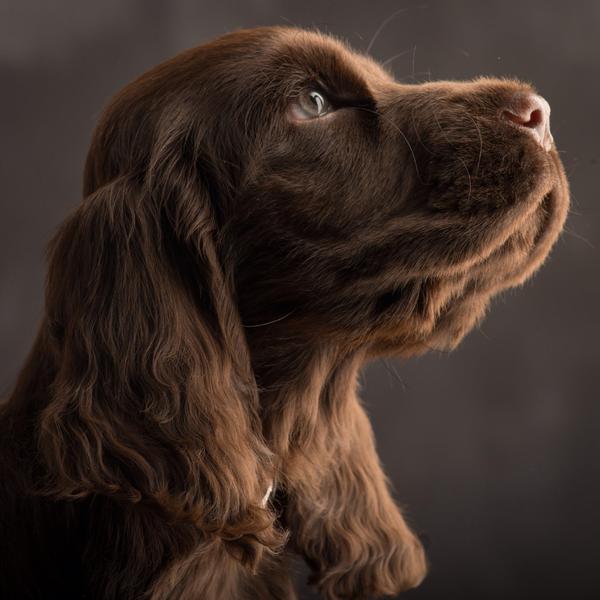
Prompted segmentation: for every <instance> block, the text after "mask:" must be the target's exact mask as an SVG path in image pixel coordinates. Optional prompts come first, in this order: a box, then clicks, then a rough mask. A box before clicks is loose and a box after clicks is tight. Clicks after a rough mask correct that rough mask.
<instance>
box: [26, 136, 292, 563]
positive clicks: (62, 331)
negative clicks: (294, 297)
mask: <svg viewBox="0 0 600 600" xmlns="http://www.w3.org/2000/svg"><path fill="white" fill-rule="evenodd" d="M185 144H186V140H181V139H178V137H177V136H176V135H171V137H170V138H169V139H168V140H166V141H164V140H163V143H159V144H158V146H157V147H159V148H160V156H158V155H157V156H156V157H155V160H154V161H150V162H151V165H150V168H149V169H148V171H147V172H146V173H145V174H144V176H140V175H139V174H138V173H133V174H124V175H120V176H117V177H115V178H113V179H111V180H109V181H107V182H106V183H104V184H102V185H101V186H100V187H98V188H97V189H96V190H95V191H93V193H91V194H89V195H88V196H87V197H86V198H85V199H84V201H83V203H82V205H81V206H80V207H79V209H78V210H76V212H75V213H74V214H73V215H72V216H71V217H70V218H69V219H68V220H67V221H66V222H65V223H64V224H63V226H62V227H61V229H60V230H59V231H58V233H57V235H56V237H55V239H54V240H53V242H52V243H51V245H50V252H49V274H48V281H47V298H46V306H47V327H48V333H49V336H50V337H51V338H52V340H53V344H52V347H53V350H54V351H53V354H54V358H53V362H54V370H55V377H54V379H53V383H52V385H51V389H50V392H49V395H50V399H49V402H48V404H47V406H46V407H45V408H44V410H43V411H42V412H41V414H40V418H39V427H38V430H39V449H40V454H41V456H42V460H43V461H44V465H45V469H46V471H47V474H48V478H47V481H45V485H44V492H45V493H47V494H50V495H52V496H54V497H59V498H80V497H85V496H88V495H91V494H100V495H105V496H110V497H116V498H119V499H120V500H121V501H126V502H134V503H135V502H143V503H145V504H149V505H151V506H155V507H156V508H158V509H159V510H162V511H164V512H166V513H167V515H168V516H169V517H170V518H174V519H185V520H192V521H193V522H194V523H196V524H197V526H198V527H199V529H201V530H202V531H203V532H206V533H207V534H214V535H217V536H219V537H221V538H222V539H224V540H230V541H232V544H230V545H231V546H233V547H235V549H236V550H239V549H240V548H241V549H242V550H241V556H240V558H241V559H243V560H249V561H253V560H254V559H256V556H257V551H260V547H261V545H267V546H269V547H272V548H275V547H276V546H277V544H278V543H280V542H281V536H280V534H279V533H278V532H277V531H276V530H275V529H274V527H273V522H274V515H273V514H272V513H271V512H270V511H269V510H268V508H265V507H264V506H263V498H264V495H265V491H266V489H267V488H268V486H269V481H270V478H271V477H272V472H271V470H270V460H271V455H270V452H269V450H268V449H267V447H266V446H265V445H264V442H263V439H262V436H261V430H260V423H259V418H258V416H257V415H258V398H257V389H256V385H255V382H254V377H253V373H252V370H251V367H250V360H249V354H248V350H247V346H246V342H245V339H244V336H243V333H242V329H241V323H240V317H239V314H238V311H237V308H236V306H235V302H234V300H233V298H232V290H231V286H230V283H229V280H228V278H227V277H226V276H225V275H224V269H223V268H222V265H221V264H220V261H219V258H218V252H217V249H216V245H215V237H216V225H215V219H214V215H213V211H212V209H211V203H210V201H209V195H208V192H207V191H206V189H205V185H204V184H203V183H202V178H201V176H200V174H199V173H198V172H197V171H198V169H197V157H196V156H191V155H189V156H186V153H185V147H186V146H185Z"/></svg>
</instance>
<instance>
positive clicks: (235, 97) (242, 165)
mask: <svg viewBox="0 0 600 600" xmlns="http://www.w3.org/2000/svg"><path fill="white" fill-rule="evenodd" d="M84 187H85V189H84V198H85V199H84V201H83V203H82V204H81V206H80V207H79V208H78V209H77V210H76V211H75V212H74V213H73V214H72V215H71V216H70V217H69V218H68V219H67V221H66V222H65V223H64V224H63V226H62V227H61V228H60V230H59V231H58V233H57V235H56V236H55V238H54V240H53V241H52V244H51V246H50V252H49V274H48V281H47V295H46V309H45V317H44V321H43V323H42V325H41V329H40V332H39V335H38V337H37V340H36V342H35V345H34V347H33V350H32V352H31V354H30V356H29V359H28V360H27V363H26V365H25V366H24V368H23V371H22V372H21V375H20V377H19V380H18V383H17V385H16V389H15V390H14V393H13V395H12V397H11V398H10V399H9V401H8V402H7V403H6V404H5V405H4V406H3V410H2V415H1V423H0V424H1V437H0V440H1V441H0V444H1V455H0V481H1V482H2V487H1V488H0V519H1V522H0V540H1V541H0V543H1V544H2V546H1V549H0V559H1V563H0V564H1V568H2V576H1V577H0V595H1V596H2V597H3V598H15V599H16V598H55V597H56V598H61V599H63V600H64V599H70V598H83V597H85V598H90V599H118V600H133V599H152V600H159V599H160V600H166V599H182V600H188V599H192V600H196V599H198V600H200V599H206V600H213V599H215V600H216V599H223V600H230V599H233V600H237V599H248V600H250V599H272V600H276V599H278V600H284V599H285V600H289V599H292V598H294V597H295V593H294V590H293V585H292V581H291V576H290V574H289V572H288V568H287V562H288V558H289V556H290V555H291V554H292V553H298V554H300V555H302V556H303V557H304V558H305V559H306V561H307V562H308V564H309V565H310V566H311V568H312V569H313V570H314V582H315V583H316V584H317V585H318V587H319V589H320V590H321V592H322V594H323V595H324V597H325V598H328V599H335V598H365V597H367V596H381V595H394V594H396V593H398V592H400V591H402V590H405V589H407V588H410V587H413V586H415V585H417V584H418V583H419V582H420V581H421V580H422V578H423V576H424V574H425V560H424V556H423V551H422V549H421V546H420V544H419V542H418V541H417V539H416V538H415V536H414V535H413V533H412V532H411V531H410V529H409V527H408V526H407V524H406V523H405V521H404V519H403V518H402V515H401V514H400V512H399V510H398V508H397V506H396V504H395V503H394V500H393V499H392V497H391V496H390V493H389V491H388V487H387V484H386V479H385V475H384V473H383V472H382V469H381V467H380V465H379V461H378V458H377V455H376V453H375V449H374V443H373V434H372V431H371V427H370V424H369V421H368V418H367V416H366V415H365V412H364V411H363V409H362V407H361V403H360V400H359V399H358V398H357V395H356V379H357V372H358V371H359V369H360V368H361V366H362V365H363V364H364V362H365V360H367V359H370V358H373V357H375V356H379V355H382V354H389V353H393V354H397V355H410V354H415V353H418V352H423V351H425V350H427V349H428V348H451V347H453V346H455V345H456V344H457V343H458V342H459V340H460V339H461V338H462V337H463V336H464V335H465V333H466V332H467V331H468V330H469V329H471V328H472V327H473V325H474V324H475V323H476V322H477V321H478V320H479V319H481V317H482V316H483V313H484V311H485V308H486V305H487V304H488V301H489V299H490V298H491V296H492V295H493V294H495V293H496V292H498V291H500V290H502V289H505V288H508V287H511V286H515V285H518V284H520V283H522V282H523V281H524V280H525V279H526V278H527V277H528V276H529V275H530V274H531V273H532V272H533V271H534V270H535V269H537V268H538V267H539V266H540V264H541V263H542V262H543V260H544V258H545V257H546V255H547V254H548V252H549V250H550V248H551V246H552V245H553V243H554V241H555V240H556V238H557V236H558V234H559V232H560V230H561V227H562V225H563V222H564V219H565V215H566V212H567V206H568V188H567V183H566V180H565V176H564V172H563V169H562V166H561V163H560V160H559V157H558V154H557V152H556V150H555V149H554V146H553V143H552V137H551V135H550V129H549V107H548V105H547V103H546V102H545V100H543V99H542V98H540V97H539V96H537V95H535V94H534V92H533V90H532V89H531V87H530V86H528V85H525V84H523V83H520V82H518V81H512V80H493V79H480V80H477V81H473V82H466V83H456V82H439V83H426V84H422V85H403V84H399V83H398V82H396V81H394V79H393V78H392V77H391V76H390V75H389V74H388V73H387V72H386V71H385V70H383V69H382V68H381V67H380V66H378V65H377V64H376V63H375V62H373V61H372V60H371V59H370V58H368V57H366V56H362V55H358V54H355V53H352V52H351V51H350V50H349V49H348V48H347V47H345V46H344V45H343V44H341V43H339V42H337V41H334V40H333V39H331V38H329V37H325V36H323V35H320V34H317V33H308V32H304V31H300V30H295V29H289V28H264V29H256V30H249V31H239V32H236V33H233V34H231V35H226V36H224V37H222V38H220V39H218V40H216V41H213V42H211V43H209V44H206V45H203V46H200V47H198V48H194V49H192V50H189V51H187V52H184V53H182V54H180V55H179V56H177V57H175V58H174V59H172V60H170V61H167V62H165V63H163V64H161V65H159V66H158V67H156V68H154V69H152V70H151V71H149V72H148V73H146V74H145V75H143V76H142V77H140V78H139V79H137V80H136V81H134V82H133V83H132V84H130V85H128V86H127V87H126V88H125V89H124V90H122V91H121V92H120V93H119V94H118V95H117V96H116V97H115V98H114V99H113V100H112V102H111V103H110V105H109V107H108V108H107V110H106V112H105V114H104V116H103V117H102V119H101V120H100V123H99V125H98V127H97V129H96V131H95V134H94V137H93V140H92V144H91V148H90V152H89V155H88V159H87V164H86V169H85V186H84ZM271 490H273V491H271Z"/></svg>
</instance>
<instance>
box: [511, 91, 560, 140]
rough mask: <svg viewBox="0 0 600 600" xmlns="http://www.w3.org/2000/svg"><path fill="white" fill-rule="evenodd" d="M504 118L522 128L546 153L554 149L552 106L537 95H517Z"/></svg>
mask: <svg viewBox="0 0 600 600" xmlns="http://www.w3.org/2000/svg"><path fill="white" fill-rule="evenodd" d="M502 118H503V119H505V120H507V121H510V122H511V123H514V124H515V125H517V126H519V127H522V128H523V129H524V130H525V131H527V132H528V133H529V134H530V135H532V136H533V137H534V138H535V140H536V141H537V143H538V144H539V145H540V146H541V147H542V148H543V149H544V150H546V151H548V150H550V148H551V147H552V142H553V139H552V134H551V133H550V105H549V104H548V102H547V101H546V99H545V98H542V96H538V95H537V94H517V95H516V96H514V97H513V99H512V101H511V102H510V103H509V105H508V106H507V107H506V108H505V109H504V110H503V111H502Z"/></svg>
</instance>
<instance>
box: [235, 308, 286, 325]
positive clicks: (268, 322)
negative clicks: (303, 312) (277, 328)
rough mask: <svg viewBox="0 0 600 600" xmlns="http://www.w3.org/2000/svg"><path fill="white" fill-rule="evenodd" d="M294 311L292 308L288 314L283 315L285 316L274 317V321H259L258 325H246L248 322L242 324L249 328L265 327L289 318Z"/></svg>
mask: <svg viewBox="0 0 600 600" xmlns="http://www.w3.org/2000/svg"><path fill="white" fill-rule="evenodd" d="M293 312H294V311H293V310H291V311H290V312H289V313H287V314H286V315H283V317H279V318H277V319H273V320H272V321H267V322H265V323H257V324H256V325H246V324H242V325H243V327H246V328H247V329H249V328H251V327H265V326H266V325H272V324H273V323H279V321H283V320H284V319H287V318H288V317H289V316H290V315H291V314H292V313H293Z"/></svg>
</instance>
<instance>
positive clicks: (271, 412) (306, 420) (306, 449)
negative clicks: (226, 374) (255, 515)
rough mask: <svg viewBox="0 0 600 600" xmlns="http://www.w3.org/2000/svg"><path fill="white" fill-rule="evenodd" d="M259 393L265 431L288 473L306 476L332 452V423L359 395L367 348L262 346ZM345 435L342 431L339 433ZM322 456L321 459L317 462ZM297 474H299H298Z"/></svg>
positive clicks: (338, 424) (340, 424)
mask: <svg viewBox="0 0 600 600" xmlns="http://www.w3.org/2000/svg"><path fill="white" fill-rule="evenodd" d="M252 356H253V359H255V360H256V362H255V363H254V365H253V367H254V371H255V374H256V377H257V382H258V385H259V394H260V407H261V418H262V424H263V434H264V436H265V439H266V440H267V443H268V444H269V446H270V448H271V450H272V451H273V452H274V454H275V456H276V457H277V459H278V461H279V462H280V467H281V468H280V471H282V472H284V473H285V474H286V477H290V478H292V479H297V480H304V481H306V478H307V473H309V472H310V473H315V475H318V473H317V472H316V470H315V469H319V470H321V469H323V468H327V465H328V463H329V461H327V457H330V458H332V459H333V458H334V456H335V453H336V448H334V447H333V446H332V443H331V441H332V440H333V439H339V438H340V435H336V432H335V431H334V429H340V428H344V427H350V426H351V424H346V423H344V419H345V418H346V415H348V414H350V413H349V411H347V410H345V408H346V407H347V404H348V402H352V401H354V399H355V394H356V388H357V384H358V381H357V380H358V374H359V370H360V368H361V366H362V364H363V363H364V352H362V351H354V352H352V353H347V352H342V351H340V350H339V348H337V347H335V346H333V345H330V346H327V345H323V344H322V345H319V344H315V345H313V346H310V345H304V346H303V345H301V344H298V345H286V346H285V347H276V346H274V345H272V346H270V347H266V346H264V345H263V346H262V348H261V350H260V352H258V351H257V352H255V353H252ZM341 437H343V434H342V435H341ZM315 457H319V458H318V463H316V462H315ZM296 475H297V477H296Z"/></svg>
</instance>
